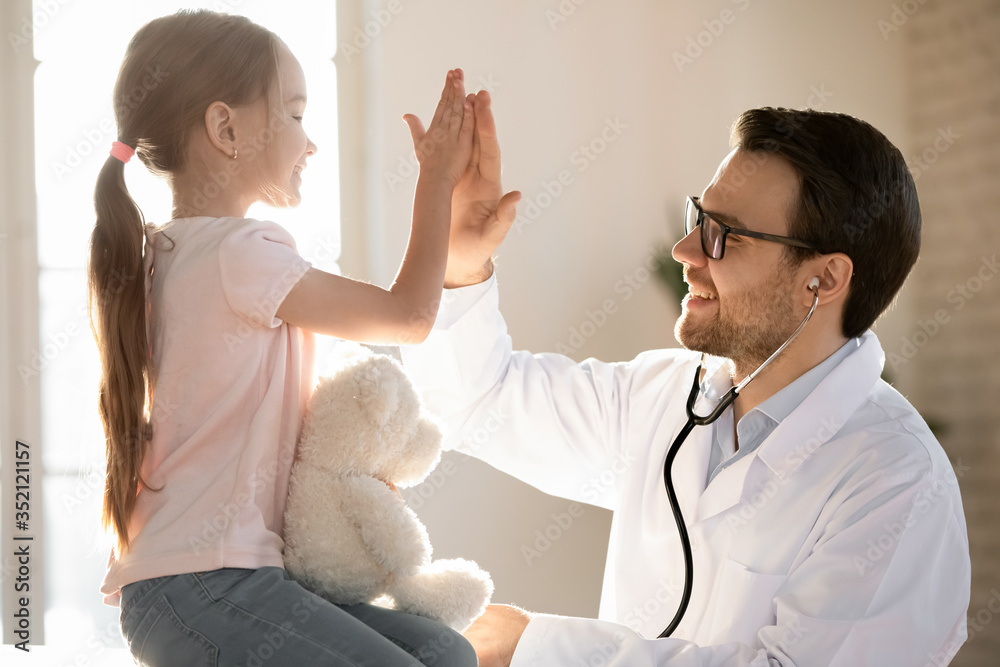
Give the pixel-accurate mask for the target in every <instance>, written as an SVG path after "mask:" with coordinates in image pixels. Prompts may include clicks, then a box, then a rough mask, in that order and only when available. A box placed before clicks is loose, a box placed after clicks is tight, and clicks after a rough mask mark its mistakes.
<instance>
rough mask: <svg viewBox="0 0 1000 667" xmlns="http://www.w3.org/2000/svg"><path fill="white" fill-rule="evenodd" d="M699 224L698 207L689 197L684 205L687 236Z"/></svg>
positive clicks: (685, 233) (685, 232)
mask: <svg viewBox="0 0 1000 667" xmlns="http://www.w3.org/2000/svg"><path fill="white" fill-rule="evenodd" d="M697 226H698V208H697V207H696V206H695V205H694V202H693V201H691V198H690V197H688V199H687V203H686V204H685V205H684V235H685V236H687V235H688V234H690V233H691V232H693V231H694V228H695V227H697Z"/></svg>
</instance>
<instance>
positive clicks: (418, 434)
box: [394, 416, 441, 488]
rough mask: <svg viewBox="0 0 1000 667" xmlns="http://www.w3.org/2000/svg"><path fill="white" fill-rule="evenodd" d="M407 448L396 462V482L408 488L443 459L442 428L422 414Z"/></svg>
mask: <svg viewBox="0 0 1000 667" xmlns="http://www.w3.org/2000/svg"><path fill="white" fill-rule="evenodd" d="M408 437H409V441H408V442H407V445H406V450H405V452H404V453H403V455H402V456H401V457H398V458H397V460H396V461H395V462H394V463H395V467H396V470H395V474H394V477H395V479H396V484H397V485H398V486H400V487H403V488H406V487H409V486H413V485H414V484H417V483H418V482H420V481H421V480H423V479H424V478H425V477H426V476H427V475H428V474H429V473H430V471H431V470H433V469H434V468H435V467H436V466H437V464H438V462H439V461H440V460H441V429H440V428H438V425H437V424H436V423H435V422H434V421H432V420H430V419H428V418H427V417H426V416H422V417H421V418H420V419H419V420H418V421H417V423H416V424H415V425H414V428H413V430H412V431H411V432H410V434H409V436H408Z"/></svg>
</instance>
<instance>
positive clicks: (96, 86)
mask: <svg viewBox="0 0 1000 667" xmlns="http://www.w3.org/2000/svg"><path fill="white" fill-rule="evenodd" d="M185 7H192V8H193V7H205V8H209V9H214V10H217V11H230V12H233V13H239V14H243V15H245V16H247V17H249V18H250V19H252V20H254V21H256V22H258V23H260V24H262V25H264V26H265V27H267V28H269V29H271V30H272V31H274V32H275V33H276V34H278V35H279V36H280V37H281V38H282V40H284V41H285V43H286V44H288V46H289V48H290V49H291V50H292V52H293V53H294V54H295V55H296V57H297V58H298V59H299V62H300V63H301V64H302V67H303V69H304V71H305V76H306V82H307V85H308V93H309V104H308V107H307V110H306V116H305V121H304V123H305V127H306V130H307V132H308V133H309V136H310V138H311V139H312V140H313V141H314V142H315V143H316V144H317V145H318V147H319V150H318V152H317V154H316V155H315V156H313V157H312V158H310V161H309V169H308V170H307V171H306V173H305V174H304V178H303V185H302V189H301V192H302V199H303V201H302V204H301V205H300V206H299V207H298V208H296V209H272V208H269V207H266V206H263V205H259V204H258V205H255V206H254V207H252V208H251V209H250V211H249V212H248V214H247V215H248V217H255V218H264V219H270V220H274V221H276V222H278V223H279V224H281V225H282V226H283V227H285V228H286V229H287V230H288V231H289V232H290V233H291V234H292V235H293V236H294V237H295V240H296V244H297V246H298V249H299V252H300V254H301V255H302V256H303V257H304V258H306V259H307V260H308V261H311V262H312V263H313V265H314V266H315V267H317V268H320V269H323V270H326V271H330V272H337V271H338V268H337V264H336V261H337V257H338V255H339V252H340V242H339V237H340V229H339V209H340V204H339V193H338V187H337V185H338V183H339V174H338V159H337V156H338V147H337V121H336V118H337V102H336V73H335V69H334V64H333V62H332V57H333V55H334V53H335V51H336V43H335V35H336V26H335V13H336V12H335V9H336V3H332V2H322V3H321V2H303V1H301V0H300V1H298V2H294V1H293V2H282V3H274V2H266V1H265V0H256V1H250V0H248V1H243V2H241V1H240V0H216V1H215V2H207V3H191V2H179V1H177V0H160V1H158V2H148V3H147V2H142V3H137V2H126V1H125V0H114V1H106V2H102V3H101V4H100V7H99V8H97V7H95V5H93V4H92V3H64V2H41V1H40V0H35V2H34V12H35V13H36V15H38V16H45V15H46V13H48V18H47V19H46V21H45V22H44V25H41V21H36V25H35V32H34V38H33V48H34V55H35V58H36V59H37V60H38V61H39V62H40V65H39V66H38V68H37V72H36V76H35V154H36V174H35V175H36V183H37V200H38V202H37V206H38V208H37V211H38V218H37V220H38V260H39V269H40V270H39V277H38V298H39V318H40V321H39V331H40V335H39V345H38V349H37V350H30V351H28V352H26V353H25V354H24V355H23V356H24V359H17V358H15V359H14V360H13V361H14V363H15V364H21V363H27V364H28V365H29V366H30V362H31V359H30V357H31V356H32V355H34V354H36V353H37V354H38V357H37V366H38V367H39V378H38V381H40V383H41V422H42V424H41V439H42V442H41V443H40V445H41V446H40V447H38V451H39V452H40V459H36V461H37V463H40V464H41V466H38V465H37V463H36V468H35V470H36V474H39V473H40V472H42V470H44V476H43V477H42V492H43V501H42V502H43V507H42V512H43V516H42V517H41V526H39V530H40V531H41V532H42V535H43V539H44V559H45V560H44V570H43V572H44V577H45V618H44V624H45V641H46V647H45V648H44V649H43V650H40V651H39V652H38V653H34V649H35V647H34V646H33V656H32V658H33V659H32V664H37V665H42V664H52V665H62V664H85V663H86V664H107V665H112V664H123V665H125V664H132V662H131V659H130V658H129V656H128V654H127V651H126V650H125V649H124V648H123V643H122V640H121V637H120V635H119V631H118V609H117V608H115V607H108V606H105V605H104V604H103V602H102V600H101V595H100V593H99V592H98V587H99V585H100V581H101V579H102V578H103V576H104V570H105V566H106V563H107V555H108V552H107V549H108V544H107V542H106V541H105V540H104V538H103V536H102V535H101V533H100V509H101V501H102V494H103V483H104V473H103V471H104V436H103V431H102V429H101V425H100V420H99V418H98V414H97V393H96V389H97V381H98V377H99V369H100V366H99V358H98V354H97V349H96V346H95V343H94V340H93V337H92V335H91V332H90V326H89V323H88V319H87V307H86V303H87V299H86V273H85V267H86V262H87V254H88V243H89V238H90V233H91V231H92V229H93V222H94V221H93V189H94V184H95V181H96V176H97V173H98V171H99V169H100V167H101V165H102V164H103V163H104V161H105V158H106V156H107V154H108V150H109V149H110V148H111V142H112V141H113V140H115V138H116V128H115V124H114V115H113V113H112V107H111V93H112V88H113V86H114V81H115V77H116V76H117V72H118V67H119V65H120V63H121V59H122V56H123V54H124V52H125V48H126V45H127V43H128V41H129V40H130V39H131V37H132V35H133V34H134V33H135V31H136V30H137V29H138V28H139V27H140V26H142V25H143V24H144V23H145V22H147V21H148V20H150V19H152V18H155V17H157V16H162V15H165V14H170V13H173V12H174V11H177V10H178V9H181V8H185ZM125 173H126V180H127V183H128V187H129V190H130V192H131V194H132V196H133V198H134V199H135V200H136V202H137V203H138V204H139V206H140V208H141V209H142V211H143V213H144V215H145V217H146V220H147V221H149V222H157V223H159V222H164V221H166V220H168V219H169V218H170V193H169V189H168V188H167V187H166V185H165V184H164V183H163V182H162V181H159V180H158V179H156V178H155V177H153V176H152V175H151V174H149V173H148V172H147V171H146V169H145V167H144V166H143V165H142V163H141V162H140V161H139V160H133V161H132V162H130V163H129V164H128V165H127V166H126V169H125ZM333 343H334V341H333V340H332V339H327V338H324V337H320V336H317V368H320V365H319V362H320V360H322V358H323V355H324V353H326V352H328V351H329V349H330V347H331V346H332V344H333ZM5 620H6V619H5ZM38 622H39V619H35V620H34V623H35V624H37V623H38ZM36 656H37V657H36ZM42 656H47V657H46V658H45V659H42ZM98 656H100V657H98Z"/></svg>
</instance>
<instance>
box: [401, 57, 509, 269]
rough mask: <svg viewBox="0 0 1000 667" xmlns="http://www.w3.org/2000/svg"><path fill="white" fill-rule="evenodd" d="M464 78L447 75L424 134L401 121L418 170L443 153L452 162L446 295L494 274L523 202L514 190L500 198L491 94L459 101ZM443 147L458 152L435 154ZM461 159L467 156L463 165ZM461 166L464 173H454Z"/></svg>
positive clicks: (413, 121)
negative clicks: (496, 254)
mask: <svg viewBox="0 0 1000 667" xmlns="http://www.w3.org/2000/svg"><path fill="white" fill-rule="evenodd" d="M463 77H464V75H463V72H462V70H460V69H456V70H452V71H451V72H449V73H448V81H447V82H446V84H445V91H444V92H443V93H442V96H441V102H440V103H439V104H438V109H437V112H436V113H435V115H434V120H433V121H431V127H430V128H429V129H428V130H427V131H426V132H425V131H424V129H423V126H422V125H421V123H420V120H419V119H418V118H417V117H416V116H412V115H406V116H404V117H403V119H404V120H405V121H406V123H407V125H409V127H410V134H411V136H412V137H413V143H414V149H415V150H416V151H417V159H418V160H419V161H420V167H421V169H426V168H428V167H426V166H425V161H426V162H427V163H428V164H429V165H432V164H435V163H434V160H435V156H434V153H438V154H439V155H440V154H442V153H447V154H450V155H452V156H453V158H454V159H452V160H451V161H450V164H449V165H448V169H449V171H448V173H449V175H450V176H455V177H456V181H457V184H456V185H455V189H454V190H453V192H452V199H451V231H450V238H449V245H448V265H447V268H446V269H445V278H444V286H445V287H446V288H449V289H450V288H454V287H462V286H465V285H472V284H475V283H479V282H482V281H484V280H486V279H488V278H489V277H490V276H491V275H492V274H493V253H494V252H495V251H496V249H497V246H499V245H500V243H501V242H502V241H503V239H504V237H505V236H506V235H507V232H508V230H510V226H511V225H512V224H513V222H514V217H515V215H516V205H517V202H518V201H519V200H520V199H521V193H520V192H518V191H516V190H514V191H511V192H508V193H506V194H504V192H503V187H502V186H501V184H500V144H499V142H498V141H497V129H496V123H495V122H494V120H493V110H492V108H491V106H490V105H491V103H492V100H491V99H490V94H489V93H488V92H486V91H485V90H481V91H479V93H477V94H473V93H469V94H468V95H467V96H464V99H463V98H462V97H460V96H458V92H459V91H461V93H462V94H463V95H464V88H463V87H462V81H463ZM449 87H450V88H449ZM463 115H464V117H463ZM466 133H470V134H471V135H472V141H471V152H469V153H465V152H464V150H462V149H464V147H465V141H466V136H467V135H466ZM441 141H454V142H458V143H459V145H460V146H461V149H459V150H446V151H435V150H434V148H435V146H436V143H435V142H441ZM463 156H467V157H465V161H464V162H463V161H462V157H463ZM459 162H460V163H461V165H464V171H463V170H461V169H459V170H457V171H452V170H454V169H455V165H456V164H458V163H459ZM432 168H433V167H432Z"/></svg>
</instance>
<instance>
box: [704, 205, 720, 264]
mask: <svg viewBox="0 0 1000 667" xmlns="http://www.w3.org/2000/svg"><path fill="white" fill-rule="evenodd" d="M722 246H723V235H722V227H720V226H719V223H717V222H716V221H715V220H712V218H710V217H708V216H707V215H706V216H704V217H703V218H702V221H701V249H702V250H704V251H705V255H707V256H708V257H711V258H712V259H722Z"/></svg>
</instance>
